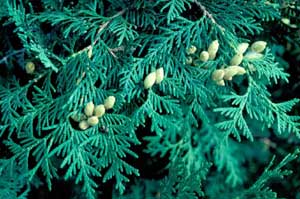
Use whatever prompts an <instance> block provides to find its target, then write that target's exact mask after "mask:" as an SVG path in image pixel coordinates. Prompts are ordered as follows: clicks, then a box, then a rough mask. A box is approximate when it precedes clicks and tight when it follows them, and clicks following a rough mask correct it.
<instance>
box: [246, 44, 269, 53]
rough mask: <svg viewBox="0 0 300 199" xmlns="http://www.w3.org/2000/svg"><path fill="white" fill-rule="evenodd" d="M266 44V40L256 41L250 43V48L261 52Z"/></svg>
mask: <svg viewBox="0 0 300 199" xmlns="http://www.w3.org/2000/svg"><path fill="white" fill-rule="evenodd" d="M266 46H267V42H265V41H256V42H254V43H253V44H252V45H251V47H250V48H251V50H253V51H254V52H257V53H261V52H262V51H264V50H265V48H266Z"/></svg>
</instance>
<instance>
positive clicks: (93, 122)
mask: <svg viewBox="0 0 300 199" xmlns="http://www.w3.org/2000/svg"><path fill="white" fill-rule="evenodd" d="M87 123H88V124H89V125H90V126H96V125H97V124H98V123H99V119H98V117H97V116H92V117H89V119H88V120H87Z"/></svg>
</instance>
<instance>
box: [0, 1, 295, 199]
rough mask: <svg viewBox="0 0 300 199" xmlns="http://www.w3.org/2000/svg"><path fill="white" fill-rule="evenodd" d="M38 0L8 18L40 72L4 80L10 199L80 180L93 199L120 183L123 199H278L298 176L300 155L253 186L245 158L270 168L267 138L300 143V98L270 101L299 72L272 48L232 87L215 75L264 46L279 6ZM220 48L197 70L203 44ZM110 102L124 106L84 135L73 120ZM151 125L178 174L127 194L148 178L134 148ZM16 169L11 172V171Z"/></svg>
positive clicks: (13, 8) (3, 165) (8, 11)
mask: <svg viewBox="0 0 300 199" xmlns="http://www.w3.org/2000/svg"><path fill="white" fill-rule="evenodd" d="M26 2H28V5H26V6H25V4H23V3H22V1H18V0H6V1H5V4H4V7H3V8H0V19H1V18H2V17H6V18H5V19H6V22H5V25H6V26H4V28H5V27H8V26H9V25H11V24H14V25H15V33H16V34H17V35H18V37H19V39H20V41H21V42H22V44H23V47H24V49H25V52H22V53H23V56H25V55H26V57H27V59H28V60H33V61H34V62H35V63H36V70H35V72H34V73H33V74H32V75H29V74H26V73H25V70H24V65H25V64H26V63H25V62H23V63H22V64H23V65H22V66H21V70H22V71H23V72H24V75H26V76H28V79H30V80H26V82H25V83H24V81H23V82H19V79H18V78H19V77H18V76H17V75H12V76H9V77H7V79H6V80H5V81H2V80H1V81H0V83H1V85H0V111H1V119H0V135H1V138H2V139H5V141H4V142H3V143H4V144H5V145H6V147H7V148H8V149H9V152H8V155H6V156H1V158H2V159H1V161H0V179H1V183H2V182H6V181H9V179H11V178H13V179H14V180H16V179H19V178H20V180H18V182H12V183H11V187H12V188H8V187H6V186H5V187H3V186H2V184H1V185H0V189H1V190H0V196H1V197H2V196H6V195H10V196H13V197H11V198H26V194H27V192H28V191H29V189H30V186H32V185H30V182H33V181H34V179H35V178H37V177H39V178H41V180H42V181H43V182H44V183H46V184H47V186H48V188H49V189H50V190H51V188H52V183H53V180H54V179H61V178H63V179H64V180H69V179H70V180H74V182H75V183H76V184H80V185H81V186H82V191H83V192H85V194H86V197H87V198H95V197H96V195H97V191H98V187H99V186H101V183H100V182H102V183H105V182H107V181H108V180H110V179H113V180H114V182H115V185H114V187H115V188H116V190H118V191H119V193H115V192H114V196H115V198H119V197H120V198H131V199H133V198H155V197H158V196H160V198H182V199H183V198H184V199H185V198H197V197H204V196H208V197H212V198H215V197H216V196H218V194H222V192H225V195H224V198H226V197H227V196H228V197H227V198H276V193H274V192H272V191H271V190H270V189H269V188H268V187H267V186H266V185H265V182H266V181H269V180H270V178H272V177H283V176H285V175H287V174H289V172H288V171H285V170H282V167H283V166H284V165H285V164H287V163H288V162H289V161H291V160H293V159H295V158H296V155H295V154H294V155H288V156H287V157H286V158H285V159H284V160H283V161H282V162H281V163H279V164H278V166H277V167H275V168H274V169H271V168H270V167H271V166H272V164H273V159H272V161H271V164H270V166H269V167H267V168H266V170H265V172H264V173H263V174H262V175H261V176H260V177H259V178H258V180H257V181H256V182H255V183H254V184H253V185H252V186H250V187H249V188H247V187H246V186H244V185H245V182H246V181H247V180H248V179H249V177H250V176H249V175H247V168H246V167H245V164H244V163H250V162H251V161H253V160H255V159H256V158H257V157H255V156H254V155H247V153H244V151H243V150H248V151H249V154H251V152H253V151H256V152H257V153H261V154H264V157H265V158H266V159H267V158H269V154H268V153H265V148H263V147H266V145H264V143H262V142H261V140H260V139H259V138H261V137H263V138H268V135H269V134H270V132H271V131H274V132H275V133H276V134H281V135H290V136H296V137H297V138H295V139H299V138H300V134H299V133H300V124H299V119H300V117H299V116H291V115H289V112H290V111H291V110H292V108H293V106H294V105H295V104H297V103H298V102H299V100H298V99H291V100H289V101H285V102H274V101H272V97H271V93H270V92H269V91H268V88H269V86H271V85H273V84H278V83H280V82H286V83H287V82H288V77H289V74H287V73H286V72H285V71H284V69H283V68H282V67H281V66H280V65H279V64H277V63H276V62H275V61H274V56H273V55H272V53H271V51H270V49H269V48H268V47H267V49H266V50H265V51H264V52H263V56H262V57H261V58H259V59H255V60H253V59H246V58H245V59H244V60H243V62H242V64H241V65H240V66H241V67H243V68H244V69H245V70H246V71H247V73H246V74H245V75H243V76H240V77H234V79H233V80H232V81H226V85H225V86H224V87H223V86H218V85H216V84H215V82H213V81H212V80H211V75H212V73H213V71H215V70H216V69H219V68H222V67H223V66H226V65H227V64H228V63H229V61H230V59H231V57H232V56H233V55H234V53H235V49H236V47H237V45H238V43H240V42H249V43H252V42H253V40H252V38H255V36H256V35H257V34H259V33H262V32H263V31H264V29H263V23H264V22H266V21H272V20H278V19H279V17H280V14H279V10H278V9H279V4H277V3H269V4H267V3H265V2H264V1H255V0H251V1H236V0H232V1H221V0H214V1H200V0H199V1H197V0H178V1H177V0H176V1H175V0H172V1H166V0H158V1H155V2H154V1H151V0H147V1H142V0H134V1H127V0H117V1H113V0H107V1H96V0H95V1H93V0H90V1H88V0H79V1H78V3H77V4H75V5H68V6H64V5H63V3H62V2H61V1H58V0H56V1H49V0H42V6H43V9H42V10H36V8H35V7H34V6H33V5H31V3H30V1H26ZM32 4H34V2H33V1H32ZM190 13H191V14H190ZM192 15H193V16H192ZM44 25H48V26H49V27H51V30H44V29H43V26H44ZM214 40H218V41H219V43H220V48H219V51H218V54H217V57H216V59H214V60H209V61H208V62H205V63H202V62H200V63H198V66H197V67H196V66H192V65H190V64H186V59H187V53H186V49H187V48H189V47H190V46H191V45H195V46H196V47H197V49H198V50H197V55H196V56H198V54H199V53H200V52H201V51H202V50H207V48H208V46H209V44H210V43H211V42H212V41H214ZM58 49H59V50H58ZM90 53H92V54H91V56H90ZM13 57H14V56H13V54H12V56H8V57H6V59H14V58H13ZM7 67H9V66H7ZM15 67H16V68H17V67H20V66H15ZM160 67H163V69H164V72H165V78H164V80H163V81H162V82H161V83H160V84H158V85H157V84H155V85H154V86H153V87H152V88H151V89H149V90H145V89H144V87H143V80H144V78H145V77H146V76H147V74H149V73H150V72H152V71H154V70H155V69H157V68H160ZM1 70H2V69H1ZM3 70H4V69H3ZM110 95H113V96H115V97H116V104H115V106H114V108H113V110H112V111H109V112H107V113H106V114H105V115H104V116H103V117H101V118H100V121H99V123H98V124H97V125H96V126H94V127H90V128H88V129H87V130H84V131H83V130H79V129H78V128H77V127H75V126H74V124H73V123H72V120H71V119H70V117H71V116H72V115H73V114H76V113H79V112H82V111H83V109H84V107H85V105H86V104H87V103H88V102H90V101H93V102H94V103H95V104H101V103H103V102H104V100H105V98H106V97H107V96H110ZM147 120H149V121H150V126H149V129H150V130H151V134H143V139H144V140H145V141H147V144H148V145H147V148H146V149H145V152H146V153H148V154H150V155H152V156H157V155H159V156H160V157H166V156H167V157H168V158H169V164H168V165H167V169H169V175H168V177H166V178H165V179H163V180H157V181H155V180H153V181H148V180H137V181H136V185H132V187H131V188H130V189H128V190H126V183H127V182H129V181H130V180H129V176H134V177H138V176H139V173H140V171H139V170H138V168H135V167H134V166H133V165H131V164H130V163H129V162H128V161H127V158H128V156H130V157H134V158H138V156H137V154H136V152H135V151H133V150H132V145H137V144H140V141H139V140H138V139H137V136H136V133H137V129H138V127H141V126H146V125H148V123H147ZM256 124H259V126H257V125H256ZM104 129H105V130H104ZM245 139H247V140H246V141H245ZM251 142H254V143H257V145H259V146H262V147H261V148H259V149H258V148H256V147H255V146H253V145H251V144H249V143H251ZM263 164H265V162H263ZM211 165H213V166H214V168H215V169H214V170H212V171H210V170H209V168H210V166H211ZM7 168H9V169H8V170H9V171H10V173H3V171H4V170H5V169H7ZM20 171H21V173H20ZM206 176H209V177H206ZM206 178H207V180H206ZM2 179H3V181H2ZM204 182H206V184H205V185H204ZM216 182H218V184H219V185H218V187H213V186H214V185H216V184H215V183H216ZM221 182H225V183H221ZM24 186H26V187H27V189H26V191H25V192H23V193H22V191H24V189H21V188H22V187H24ZM204 187H205V188H204ZM155 189H158V190H159V191H157V190H155ZM225 190H227V191H228V192H226V191H225ZM231 190H239V191H238V192H237V191H235V192H232V193H230V191H231ZM124 192H125V195H123V196H121V195H119V194H122V193H124ZM1 194H2V195H1ZM3 194H4V195H3ZM157 194H159V195H157ZM142 195H143V196H142ZM225 196H226V197H225ZM1 197H0V198H1Z"/></svg>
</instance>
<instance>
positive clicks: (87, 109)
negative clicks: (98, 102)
mask: <svg viewBox="0 0 300 199" xmlns="http://www.w3.org/2000/svg"><path fill="white" fill-rule="evenodd" d="M94 108H95V105H94V103H93V102H89V103H87V105H86V106H85V108H84V114H85V115H86V116H88V117H89V116H92V115H93V112H94Z"/></svg>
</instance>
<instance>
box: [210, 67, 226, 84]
mask: <svg viewBox="0 0 300 199" xmlns="http://www.w3.org/2000/svg"><path fill="white" fill-rule="evenodd" d="M224 75H225V72H224V69H218V70H215V71H214V72H213V73H212V75H211V78H212V80H214V81H216V82H217V81H220V80H222V79H223V77H224Z"/></svg>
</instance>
